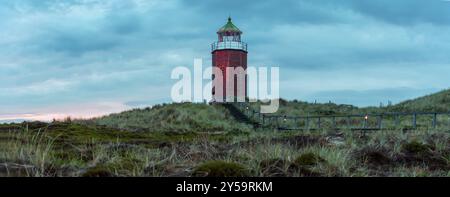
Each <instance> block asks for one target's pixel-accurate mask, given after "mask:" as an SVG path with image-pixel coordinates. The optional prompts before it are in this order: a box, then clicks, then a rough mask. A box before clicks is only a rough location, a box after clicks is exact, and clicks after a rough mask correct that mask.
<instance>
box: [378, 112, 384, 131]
mask: <svg viewBox="0 0 450 197" xmlns="http://www.w3.org/2000/svg"><path fill="white" fill-rule="evenodd" d="M377 118H378V119H377V124H378V129H383V115H379V116H377Z"/></svg>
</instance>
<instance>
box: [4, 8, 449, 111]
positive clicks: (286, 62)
mask: <svg viewBox="0 0 450 197" xmlns="http://www.w3.org/2000/svg"><path fill="white" fill-rule="evenodd" d="M449 8H450V3H448V2H443V1H426V0H397V1H387V0H382V1H370V0H345V1H334V0H300V1H298V0H286V1H283V2H282V3H280V2H279V1H276V0H267V1H264V2H261V1H256V0H254V1H238V0H231V1H227V2H224V1H219V0H211V1H203V0H202V1H200V0H192V1H181V0H171V1H166V0H155V1H140V0H129V1H122V0H92V1H82V0H65V1H57V0H44V1H34V0H18V1H1V4H0V17H1V18H2V20H0V25H1V26H2V29H1V30H0V45H1V46H2V47H1V48H0V80H1V83H0V114H6V113H7V114H15V113H27V110H29V111H33V112H39V111H41V110H42V109H44V108H49V107H51V106H54V105H67V106H70V105H71V104H74V103H85V102H86V103H90V102H102V101H108V102H116V103H119V104H123V105H126V106H129V107H135V106H138V105H143V104H152V103H158V102H164V101H166V102H167V101H170V98H169V96H170V94H169V91H170V86H171V85H172V83H173V81H172V80H171V79H170V72H171V70H172V69H173V68H174V67H176V66H190V65H192V63H193V59H194V58H198V57H202V58H204V59H205V60H204V64H205V66H206V65H209V62H208V61H210V51H209V50H210V48H209V44H210V43H211V42H213V41H214V40H215V39H216V35H215V32H216V30H217V29H218V28H219V27H220V26H222V25H223V23H224V22H225V20H226V17H228V15H231V16H232V17H233V19H234V21H235V23H236V24H237V25H238V26H239V27H240V28H241V29H242V30H243V31H244V37H243V38H244V40H245V41H246V42H248V43H249V50H250V51H249V64H250V65H254V66H263V65H264V66H280V67H281V74H282V75H281V80H282V82H281V83H282V84H283V87H282V88H281V96H283V97H287V98H296V99H300V100H311V99H324V100H335V101H338V102H352V103H354V104H357V105H361V106H365V105H377V104H378V103H379V102H380V101H381V100H384V101H387V100H392V101H400V100H401V99H404V98H409V97H413V96H420V95H421V94H422V93H424V92H426V93H428V92H429V91H428V90H439V89H444V88H447V87H448V84H449V83H450V79H449V78H448V77H447V76H446V75H445V73H448V72H450V68H449V66H448V65H449V64H450V56H448V51H450V46H449V45H448V43H449V42H450V26H449V21H450V12H448V9H449ZM328 78H334V79H336V80H338V81H330V80H328ZM317 79H319V80H317ZM355 84H356V85H355ZM358 84H364V85H358ZM421 90H424V91H421ZM349 95H351V97H352V98H353V99H350V98H348V97H344V96H349ZM333 98H335V99H333ZM89 106H92V105H89ZM114 106H120V105H114ZM102 109H103V108H102ZM117 109H118V110H119V109H122V108H117Z"/></svg>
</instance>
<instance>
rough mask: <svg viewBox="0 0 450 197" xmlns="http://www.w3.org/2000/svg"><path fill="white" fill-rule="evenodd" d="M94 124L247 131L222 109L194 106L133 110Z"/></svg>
mask: <svg viewBox="0 0 450 197" xmlns="http://www.w3.org/2000/svg"><path fill="white" fill-rule="evenodd" d="M92 121H94V123H96V124H98V125H104V126H108V127H114V128H119V129H126V130H131V131H163V132H165V131H170V132H187V131H197V132H216V131H217V132H221V131H243V130H247V129H249V128H250V127H249V126H248V125H246V124H242V123H237V122H236V121H235V120H234V118H233V117H232V115H231V114H230V113H229V111H228V110H226V109H225V108H224V107H223V106H221V105H205V104H193V103H177V104H163V105H157V106H154V107H152V108H145V109H134V110H130V111H125V112H122V113H118V114H111V115H109V116H105V117H101V118H97V119H93V120H92Z"/></svg>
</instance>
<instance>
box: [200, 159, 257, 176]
mask: <svg viewBox="0 0 450 197" xmlns="http://www.w3.org/2000/svg"><path fill="white" fill-rule="evenodd" d="M193 175H194V176H206V177H245V176H249V175H250V174H249V173H248V170H247V169H246V168H245V167H244V166H243V165H241V164H238V163H232V162H226V161H208V162H205V163H203V164H201V165H200V166H198V167H197V168H196V169H195V171H194V173H193Z"/></svg>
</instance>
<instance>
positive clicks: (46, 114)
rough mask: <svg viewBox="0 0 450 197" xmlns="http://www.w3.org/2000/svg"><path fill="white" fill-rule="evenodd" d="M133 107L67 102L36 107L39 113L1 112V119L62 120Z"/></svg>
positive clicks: (119, 104) (88, 116)
mask: <svg viewBox="0 0 450 197" xmlns="http://www.w3.org/2000/svg"><path fill="white" fill-rule="evenodd" d="M131 108H132V107H130V106H127V105H125V104H123V103H119V102H98V103H83V104H67V105H60V106H51V107H47V108H43V109H35V111H39V113H33V112H31V113H17V114H0V120H2V121H8V120H11V121H13V120H22V119H23V120H31V121H52V120H53V119H56V120H62V119H64V118H67V117H71V118H73V119H89V118H94V117H101V116H104V115H108V114H112V113H118V112H122V111H125V110H129V109H131Z"/></svg>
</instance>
